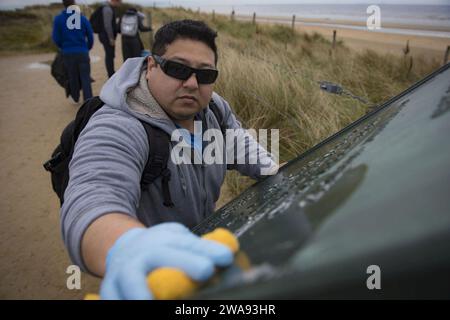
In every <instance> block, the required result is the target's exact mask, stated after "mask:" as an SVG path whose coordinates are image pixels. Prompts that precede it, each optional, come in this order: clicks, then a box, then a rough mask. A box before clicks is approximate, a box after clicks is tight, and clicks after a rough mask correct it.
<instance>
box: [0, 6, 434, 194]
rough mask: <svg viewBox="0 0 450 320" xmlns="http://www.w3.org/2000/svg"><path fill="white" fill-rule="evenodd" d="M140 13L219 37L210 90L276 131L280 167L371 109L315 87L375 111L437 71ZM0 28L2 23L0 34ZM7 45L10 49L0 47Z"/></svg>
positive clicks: (263, 29) (280, 33)
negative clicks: (326, 84) (337, 88)
mask: <svg viewBox="0 0 450 320" xmlns="http://www.w3.org/2000/svg"><path fill="white" fill-rule="evenodd" d="M139 9H141V10H143V11H145V12H150V11H151V13H152V20H153V27H154V29H155V30H156V29H157V28H158V27H159V26H161V25H162V24H164V23H167V22H169V21H173V20H178V19H185V18H190V19H201V20H204V21H206V22H207V23H208V24H209V25H210V26H211V27H213V28H214V29H216V30H217V31H218V35H219V37H218V46H219V48H220V52H219V65H218V67H219V70H220V77H219V80H218V82H217V84H216V88H215V90H216V91H217V92H218V93H219V94H221V95H222V96H223V97H225V98H226V99H227V100H228V101H229V102H230V104H231V106H232V107H233V108H234V110H235V111H236V113H237V115H238V116H239V118H240V119H241V120H242V122H243V124H244V125H245V126H246V127H251V128H254V129H259V128H265V129H272V128H274V129H279V130H280V160H281V161H282V162H284V161H288V160H290V159H292V158H293V157H295V156H297V155H299V154H301V153H302V152H304V151H306V150H307V149H308V148H310V147H312V146H314V145H315V144H317V143H318V142H320V141H321V140H323V139H325V138H326V137H328V136H330V135H332V134H333V133H335V132H337V131H338V130H340V129H341V128H343V127H344V126H346V125H348V124H349V123H351V122H353V121H355V120H356V119H357V118H359V117H361V116H362V115H363V114H364V113H366V112H367V110H368V108H369V105H366V104H362V103H361V102H359V101H357V100H354V99H351V98H349V97H346V96H342V95H341V96H338V95H333V94H329V93H326V92H324V91H321V89H320V88H319V84H318V81H321V80H327V81H331V82H335V83H338V84H341V85H342V86H343V87H345V88H346V89H347V90H349V91H351V92H352V93H353V94H355V95H358V96H361V97H363V98H365V99H367V100H368V101H370V103H371V104H372V105H376V104H380V103H382V102H384V101H386V100H387V99H389V98H390V97H393V96H395V95H396V94H398V93H400V92H401V91H402V90H404V89H406V88H407V87H409V86H410V85H411V84H413V83H414V82H416V81H418V80H419V79H420V78H422V77H423V76H424V75H426V74H428V73H430V72H431V71H433V70H434V69H436V68H437V67H438V66H439V65H438V62H437V61H435V62H430V61H429V59H424V58H423V57H414V58H413V60H412V61H413V64H412V66H411V57H409V56H405V57H402V56H394V55H388V54H386V55H381V54H378V53H375V52H373V51H366V52H363V53H356V52H353V51H351V50H350V49H349V48H347V47H346V46H345V43H344V42H342V41H339V42H338V43H337V46H336V49H335V50H331V43H330V41H329V40H327V39H325V38H324V37H323V36H321V35H320V34H317V33H315V34H306V33H299V32H294V31H293V30H292V29H291V28H289V27H287V26H283V25H260V24H258V25H254V24H252V23H251V22H239V21H230V18H229V17H225V16H220V15H216V17H215V19H214V20H213V19H212V16H211V15H208V14H199V13H196V12H194V11H192V10H186V9H182V8H170V9H159V8H157V9H149V8H139ZM52 10H53V11H52ZM55 10H56V9H54V8H51V9H48V10H47V11H44V10H41V9H39V8H35V9H34V11H33V10H31V12H30V14H33V15H34V17H33V18H29V17H25V16H22V17H20V19H32V21H34V22H33V23H37V24H42V26H41V29H40V30H41V33H42V32H43V31H42V30H47V31H48V32H49V27H48V26H49V23H50V21H51V19H49V18H48V17H49V14H56V12H57V11H59V10H56V11H55ZM91 12H92V9H91ZM2 17H3V13H2ZM36 17H37V18H36ZM33 19H35V20H36V21H35V20H33ZM0 21H1V20H0ZM46 25H48V26H47V27H46ZM2 28H3V22H2V23H1V28H0V31H1V32H3V31H2ZM45 28H47V29H45ZM47 31H46V32H47ZM14 32H17V33H19V32H18V31H13V32H12V33H13V34H14ZM0 34H3V33H0ZM21 37H23V38H24V39H25V38H26V39H27V40H26V41H25V40H24V42H26V43H30V44H34V46H35V47H36V46H39V44H40V43H43V42H42V41H44V43H45V39H46V38H45V37H43V35H42V34H41V35H40V36H35V38H33V37H31V35H29V34H24V35H21ZM27 37H30V38H27ZM142 37H143V40H144V43H145V44H146V46H147V47H148V46H149V41H148V40H149V39H148V37H147V36H146V35H145V34H143V35H142ZM5 42H8V41H7V40H5V39H2V43H5ZM24 46H25V44H22V46H18V47H14V46H12V45H10V46H9V48H17V49H23V48H25V47H24ZM250 183H251V181H250V180H249V179H245V178H241V177H239V176H238V175H237V174H230V175H228V176H227V186H228V194H229V197H233V196H235V195H236V194H238V193H239V192H241V191H242V189H243V188H245V187H246V186H248V185H249V184H250Z"/></svg>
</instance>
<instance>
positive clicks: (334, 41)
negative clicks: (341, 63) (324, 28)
mask: <svg viewBox="0 0 450 320" xmlns="http://www.w3.org/2000/svg"><path fill="white" fill-rule="evenodd" d="M336 33H337V32H336V30H333V43H332V45H331V48H332V49H333V50H334V49H335V48H336Z"/></svg>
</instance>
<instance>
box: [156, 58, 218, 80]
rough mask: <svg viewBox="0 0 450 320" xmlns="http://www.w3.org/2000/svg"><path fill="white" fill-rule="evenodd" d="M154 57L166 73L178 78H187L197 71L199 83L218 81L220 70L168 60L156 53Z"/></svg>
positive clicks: (196, 75)
mask: <svg viewBox="0 0 450 320" xmlns="http://www.w3.org/2000/svg"><path fill="white" fill-rule="evenodd" d="M152 57H153V58H154V59H155V61H156V63H157V64H159V65H160V66H161V69H162V71H163V72H164V73H165V74H167V75H168V76H170V77H173V78H175V79H178V80H187V79H189V78H190V77H191V76H192V74H193V73H195V77H196V78H197V82H198V83H199V84H211V83H214V82H215V81H216V79H217V76H218V75H219V71H217V70H215V69H195V68H191V67H189V66H187V65H184V64H182V63H179V62H175V61H172V60H166V59H164V58H161V57H160V56H157V55H155V54H153V55H152Z"/></svg>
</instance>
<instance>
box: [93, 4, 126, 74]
mask: <svg viewBox="0 0 450 320" xmlns="http://www.w3.org/2000/svg"><path fill="white" fill-rule="evenodd" d="M121 3H122V2H121V0H109V1H107V2H106V3H104V4H103V8H102V20H103V30H102V31H101V32H100V33H99V34H98V39H99V40H100V42H101V43H102V45H103V48H104V49H105V66H106V71H107V73H108V77H111V76H112V75H113V74H114V72H115V70H114V57H115V50H116V47H115V43H116V37H117V24H116V13H115V10H114V8H116V7H119V6H120V5H121Z"/></svg>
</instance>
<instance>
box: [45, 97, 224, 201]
mask: <svg viewBox="0 0 450 320" xmlns="http://www.w3.org/2000/svg"><path fill="white" fill-rule="evenodd" d="M103 105H104V103H103V101H102V100H100V98H99V97H93V98H91V99H89V100H87V101H86V102H84V103H83V105H82V106H81V107H80V109H79V110H78V112H77V114H76V116H75V119H74V120H73V121H71V122H70V123H69V124H68V125H67V126H66V128H65V129H64V130H63V132H62V134H61V142H60V144H59V145H58V146H57V147H56V149H55V151H53V153H52V155H51V159H50V160H48V161H47V162H45V163H44V169H45V170H47V171H49V172H50V173H51V179H52V187H53V190H54V191H55V193H56V194H57V195H58V198H59V200H60V203H61V206H62V204H63V203H64V192H65V190H66V188H67V185H68V183H69V163H70V160H71V159H72V156H73V151H74V148H75V143H76V141H77V139H78V136H79V135H80V133H81V131H82V130H83V129H84V128H85V127H86V125H87V123H88V121H89V119H90V118H91V117H92V115H93V114H94V113H95V112H96V111H97V110H99V109H100V108H101V107H102V106H103ZM209 108H210V109H211V111H212V112H213V113H214V115H215V117H216V119H217V121H218V122H219V124H220V129H221V131H222V133H224V132H225V126H224V124H223V116H222V113H221V112H220V110H219V109H218V107H217V105H216V103H215V102H214V101H213V100H212V99H211V101H210V103H209ZM140 122H141V123H142V125H143V126H144V129H145V132H146V133H147V139H148V143H149V146H150V148H149V155H148V160H147V163H146V165H145V168H144V171H143V172H142V177H141V188H142V190H146V189H147V188H148V186H149V185H150V184H151V183H153V181H155V180H156V178H158V177H159V176H162V180H161V183H162V191H163V204H164V205H165V206H166V207H173V202H172V199H171V196H170V190H169V180H170V170H169V169H168V168H167V161H168V160H169V150H170V147H169V145H170V137H169V135H168V134H167V133H166V132H164V131H163V130H161V129H159V128H157V127H154V126H152V125H150V124H148V123H147V122H145V121H140Z"/></svg>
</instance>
